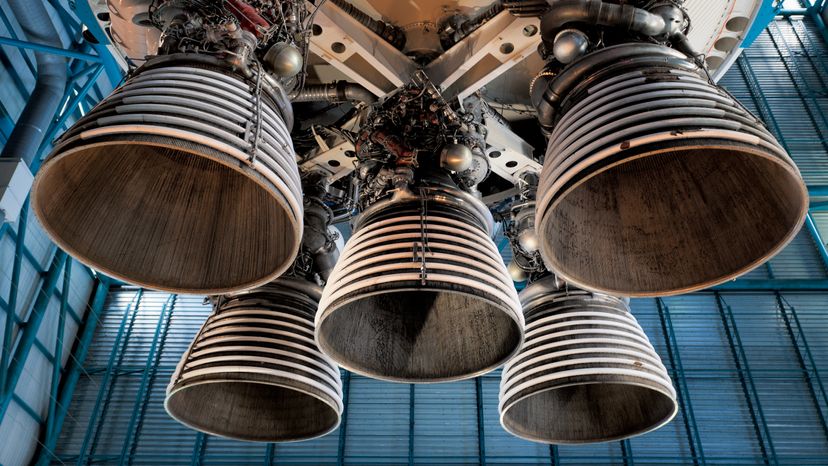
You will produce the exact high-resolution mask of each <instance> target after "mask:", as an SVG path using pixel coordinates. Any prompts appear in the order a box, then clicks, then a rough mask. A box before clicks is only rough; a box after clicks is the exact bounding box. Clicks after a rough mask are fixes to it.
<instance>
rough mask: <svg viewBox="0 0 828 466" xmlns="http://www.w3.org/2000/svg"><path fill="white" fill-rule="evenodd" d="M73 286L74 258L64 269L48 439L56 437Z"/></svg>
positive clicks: (47, 427) (47, 430)
mask: <svg viewBox="0 0 828 466" xmlns="http://www.w3.org/2000/svg"><path fill="white" fill-rule="evenodd" d="M71 284H72V258H71V257H69V258H67V259H66V266H65V267H64V268H63V294H62V296H61V300H60V311H59V312H58V324H57V339H56V340H55V349H54V361H53V362H52V389H51V391H50V395H49V411H48V413H49V414H48V415H47V417H46V438H49V437H51V436H53V435H54V433H53V431H54V429H55V423H54V419H55V413H57V399H58V389H59V388H60V374H61V364H62V361H63V335H64V333H65V332H64V330H65V327H66V312H67V308H68V307H69V304H68V301H69V288H70V286H71Z"/></svg>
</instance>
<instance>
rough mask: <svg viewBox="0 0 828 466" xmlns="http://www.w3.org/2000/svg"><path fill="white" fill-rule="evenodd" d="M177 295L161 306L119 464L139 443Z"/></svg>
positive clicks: (128, 456) (171, 296) (125, 459)
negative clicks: (161, 349)
mask: <svg viewBox="0 0 828 466" xmlns="http://www.w3.org/2000/svg"><path fill="white" fill-rule="evenodd" d="M175 299H176V295H170V297H169V298H167V301H166V302H165V303H164V307H163V308H161V312H160V313H159V314H158V323H157V324H156V326H155V334H154V335H153V337H152V343H150V348H149V353H148V354H147V362H146V365H145V367H144V370H143V374H142V376H141V385H140V386H139V387H138V393H136V395H135V403H134V405H133V409H132V416H131V417H130V419H129V424H128V425H127V429H126V438H125V439H124V445H123V448H122V449H121V457H120V461H119V462H118V464H120V465H122V466H123V465H124V464H127V463H128V462H129V458H130V456H131V453H133V452H134V450H135V448H136V445H137V444H138V437H139V436H140V431H141V425H142V423H143V418H144V413H145V412H146V404H147V402H148V399H147V398H148V397H149V390H150V388H151V385H152V381H153V379H154V375H155V370H156V369H157V365H158V361H157V358H158V354H159V352H160V351H159V349H160V348H159V346H160V345H159V343H160V342H161V341H162V340H163V339H164V338H165V337H166V332H165V330H164V329H165V325H164V322H167V324H169V312H170V311H171V309H172V308H173V306H174V303H175Z"/></svg>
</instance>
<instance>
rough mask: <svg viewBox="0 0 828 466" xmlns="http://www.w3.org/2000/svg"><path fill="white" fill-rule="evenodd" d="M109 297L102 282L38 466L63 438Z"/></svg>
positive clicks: (81, 330)
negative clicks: (70, 406)
mask: <svg viewBox="0 0 828 466" xmlns="http://www.w3.org/2000/svg"><path fill="white" fill-rule="evenodd" d="M108 293H109V281H107V280H99V281H98V284H97V285H96V287H95V295H94V297H93V299H92V303H91V304H90V306H89V312H88V313H87V315H86V319H85V321H84V323H83V325H82V326H81V327H80V328H79V329H78V338H77V342H76V343H75V347H74V348H73V350H72V357H71V358H69V363H68V364H67V367H66V370H65V371H64V376H63V380H62V381H61V383H60V395H59V396H58V401H57V412H56V413H55V417H54V419H53V421H52V422H53V423H54V428H53V429H52V432H51V436H50V437H46V438H45V439H44V440H43V442H41V444H42V446H41V448H40V451H39V453H38V454H36V455H35V458H37V464H38V466H41V465H45V464H48V463H49V452H52V451H54V449H55V445H57V440H58V437H59V436H60V431H61V428H62V427H63V421H64V420H65V419H66V415H67V413H68V409H69V404H70V403H71V402H72V396H73V395H74V394H75V388H76V387H77V385H78V380H79V379H80V374H81V371H83V367H82V364H83V362H84V360H86V355H87V354H88V352H89V346H90V345H91V344H92V338H93V337H94V335H95V329H97V328H98V322H99V321H100V315H101V311H103V308H104V304H105V303H106V296H107V294H108Z"/></svg>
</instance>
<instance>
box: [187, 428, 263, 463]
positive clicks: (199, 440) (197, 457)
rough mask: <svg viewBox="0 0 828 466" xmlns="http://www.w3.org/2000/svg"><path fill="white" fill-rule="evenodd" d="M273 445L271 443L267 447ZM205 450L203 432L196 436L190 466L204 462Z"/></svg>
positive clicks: (205, 440)
mask: <svg viewBox="0 0 828 466" xmlns="http://www.w3.org/2000/svg"><path fill="white" fill-rule="evenodd" d="M270 445H273V444H272V443H271V444H269V445H268V447H269V446H270ZM206 448H207V436H206V435H205V434H204V432H198V433H197V434H196V439H195V444H194V445H193V458H192V460H191V461H190V464H191V465H192V466H201V463H202V462H203V461H204V450H205V449H206Z"/></svg>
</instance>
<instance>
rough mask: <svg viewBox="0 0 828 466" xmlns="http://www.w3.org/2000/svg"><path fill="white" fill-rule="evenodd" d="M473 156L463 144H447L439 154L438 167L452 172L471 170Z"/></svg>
mask: <svg viewBox="0 0 828 466" xmlns="http://www.w3.org/2000/svg"><path fill="white" fill-rule="evenodd" d="M473 159H474V154H472V151H471V149H469V148H468V147H466V146H464V145H463V144H456V143H455V144H447V145H446V146H445V147H443V150H442V152H441V153H440V165H441V166H442V167H443V168H448V169H449V170H451V171H454V172H462V171H465V170H468V169H469V168H471V165H472V160H473Z"/></svg>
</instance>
